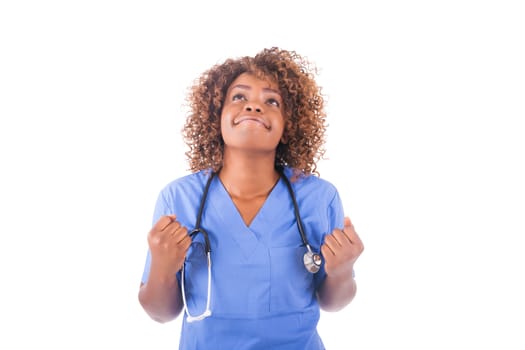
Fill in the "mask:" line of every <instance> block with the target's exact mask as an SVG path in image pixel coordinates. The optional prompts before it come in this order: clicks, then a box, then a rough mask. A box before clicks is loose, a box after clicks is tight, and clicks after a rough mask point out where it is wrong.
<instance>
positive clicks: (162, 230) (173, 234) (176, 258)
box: [148, 215, 191, 274]
mask: <svg viewBox="0 0 525 350" xmlns="http://www.w3.org/2000/svg"><path fill="white" fill-rule="evenodd" d="M148 244H149V248H150V252H151V260H152V262H153V261H154V262H155V265H156V266H157V268H159V269H160V270H161V271H163V272H164V273H165V274H175V273H177V272H178V271H179V270H180V269H181V268H182V264H184V259H185V258H186V252H187V251H188V248H189V247H190V245H191V237H190V236H189V235H188V230H187V229H186V227H184V226H182V225H181V224H180V223H179V222H178V221H177V218H176V216H175V215H166V216H162V217H161V218H160V219H159V220H158V221H157V222H156V223H155V225H153V227H152V229H151V230H150V232H149V234H148Z"/></svg>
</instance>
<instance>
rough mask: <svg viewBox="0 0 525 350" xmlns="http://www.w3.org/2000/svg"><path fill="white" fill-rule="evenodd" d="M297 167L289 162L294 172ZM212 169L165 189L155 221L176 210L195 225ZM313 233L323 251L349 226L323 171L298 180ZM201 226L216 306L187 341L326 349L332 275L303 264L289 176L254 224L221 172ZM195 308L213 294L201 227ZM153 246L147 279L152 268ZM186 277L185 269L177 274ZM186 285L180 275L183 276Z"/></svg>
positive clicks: (192, 344) (206, 345)
mask: <svg viewBox="0 0 525 350" xmlns="http://www.w3.org/2000/svg"><path fill="white" fill-rule="evenodd" d="M291 174H292V170H291V169H290V168H285V175H286V176H287V177H290V176H291ZM209 176H210V174H209V172H206V171H200V172H198V173H194V174H191V175H187V176H184V177H181V178H179V179H177V180H175V181H173V182H171V183H169V184H168V185H167V186H166V187H165V188H164V189H162V191H161V192H160V194H159V197H158V200H157V203H156V206H155V212H154V216H153V223H156V222H157V220H158V219H159V218H160V217H161V216H162V215H168V214H175V215H177V219H178V221H179V222H180V223H181V224H182V225H184V226H186V228H187V229H188V231H190V230H192V229H193V228H194V226H195V221H196V217H197V211H198V208H199V204H200V200H201V197H202V194H203V191H204V186H205V184H206V182H207V180H208V178H209ZM292 187H293V190H294V193H295V196H296V198H297V203H298V206H299V211H300V215H301V219H302V222H303V226H304V230H305V233H306V235H307V237H308V241H309V244H310V246H311V247H312V249H313V251H315V252H319V251H320V246H321V244H322V243H323V240H324V236H325V235H326V234H329V233H331V232H332V231H333V229H334V228H343V221H344V219H343V217H344V212H343V206H342V203H341V199H340V197H339V194H338V192H337V189H336V188H335V186H333V185H332V184H331V183H329V182H328V181H326V180H323V179H321V178H319V177H316V176H307V177H301V178H299V180H297V181H296V182H293V183H292ZM201 226H202V227H203V228H204V229H205V230H206V231H207V232H208V234H209V238H210V243H211V263H212V265H211V266H212V279H211V311H212V315H211V316H210V317H208V318H206V319H204V320H202V321H196V322H192V323H187V322H186V318H184V321H183V325H182V330H181V339H180V346H179V349H265V350H266V349H300V350H308V349H312V350H314V349H324V346H323V343H322V341H321V339H320V337H319V335H318V333H317V330H316V327H317V323H318V321H319V315H320V310H319V305H318V302H317V298H316V290H317V288H318V287H319V286H320V284H321V283H322V282H323V280H324V278H325V277H326V274H325V271H324V265H323V266H321V269H320V271H319V272H317V273H316V274H312V273H310V272H308V271H307V270H306V269H305V267H304V264H303V255H304V253H305V252H306V248H305V247H304V245H303V242H302V240H301V236H300V234H299V231H298V229H297V223H296V219H295V215H294V211H293V203H292V199H291V197H290V194H289V192H288V189H287V188H286V184H285V183H284V182H283V180H282V179H281V180H280V181H279V182H278V183H277V185H276V186H275V187H274V188H273V190H272V191H271V193H270V194H269V196H268V198H267V199H266V201H265V203H264V204H263V206H262V207H261V209H260V210H259V212H258V213H257V215H256V217H255V218H254V219H253V221H252V223H251V224H250V226H246V224H245V223H244V221H243V220H242V217H241V215H240V213H239V211H238V210H237V208H236V207H235V204H234V203H233V201H232V200H231V198H230V196H229V194H228V192H227V191H226V189H225V188H224V186H223V185H222V183H221V182H220V180H219V179H218V177H215V178H214V179H213V181H212V183H211V185H210V188H209V193H208V197H207V200H206V204H205V207H204V211H203V214H202V224H201ZM185 266H186V267H185V269H186V270H185V275H186V279H185V288H186V299H187V304H188V309H189V312H190V314H192V315H198V314H201V313H202V312H203V311H204V309H205V306H206V297H207V260H206V256H205V250H204V239H203V237H202V235H201V234H199V235H197V236H195V237H194V239H193V243H192V245H191V247H190V249H189V250H188V253H187V258H186V265H185ZM149 269H150V254H149V252H148V255H147V259H146V265H145V268H144V273H143V276H142V282H144V283H145V282H146V281H147V279H148V276H149ZM177 277H178V279H179V282H180V272H179V273H178V274H177ZM179 285H180V283H179ZM184 317H185V315H184Z"/></svg>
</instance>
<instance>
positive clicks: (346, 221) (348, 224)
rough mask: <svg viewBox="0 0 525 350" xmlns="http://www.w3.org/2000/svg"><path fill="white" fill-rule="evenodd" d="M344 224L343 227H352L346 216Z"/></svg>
mask: <svg viewBox="0 0 525 350" xmlns="http://www.w3.org/2000/svg"><path fill="white" fill-rule="evenodd" d="M344 225H345V227H348V226H351V227H354V225H352V221H351V220H350V218H349V217H348V216H345V220H344Z"/></svg>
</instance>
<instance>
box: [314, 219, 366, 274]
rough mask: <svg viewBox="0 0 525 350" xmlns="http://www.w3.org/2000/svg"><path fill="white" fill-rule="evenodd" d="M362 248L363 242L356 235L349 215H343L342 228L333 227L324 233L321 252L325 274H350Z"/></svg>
mask: <svg viewBox="0 0 525 350" xmlns="http://www.w3.org/2000/svg"><path fill="white" fill-rule="evenodd" d="M363 250H364V246H363V242H362V241H361V238H359V236H358V235H357V233H356V232H355V229H354V225H352V222H351V221H350V218H349V217H345V221H344V228H343V229H342V230H340V229H335V230H333V232H332V233H331V234H328V235H326V237H325V240H324V243H323V245H322V246H321V253H322V254H323V257H324V260H325V271H326V274H327V275H334V276H338V275H341V274H348V273H350V275H351V274H352V270H353V268H354V263H355V262H356V260H357V258H359V256H360V255H361V253H362V252H363Z"/></svg>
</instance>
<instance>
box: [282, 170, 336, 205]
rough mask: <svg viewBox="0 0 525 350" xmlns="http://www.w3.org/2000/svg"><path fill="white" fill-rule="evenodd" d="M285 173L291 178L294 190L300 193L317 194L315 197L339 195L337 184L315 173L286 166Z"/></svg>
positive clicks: (305, 194)
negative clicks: (302, 171)
mask: <svg viewBox="0 0 525 350" xmlns="http://www.w3.org/2000/svg"><path fill="white" fill-rule="evenodd" d="M284 174H285V175H286V177H287V178H288V179H290V181H291V183H292V186H293V188H294V190H295V191H296V192H297V194H298V195H299V194H300V195H303V196H315V197H314V198H318V199H320V198H328V199H330V198H333V197H334V196H337V195H338V191H337V188H336V186H335V185H334V184H333V183H332V182H330V181H329V180H326V179H323V178H320V177H319V176H317V175H314V174H304V173H301V172H297V171H296V170H294V169H292V168H288V167H286V168H284Z"/></svg>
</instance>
